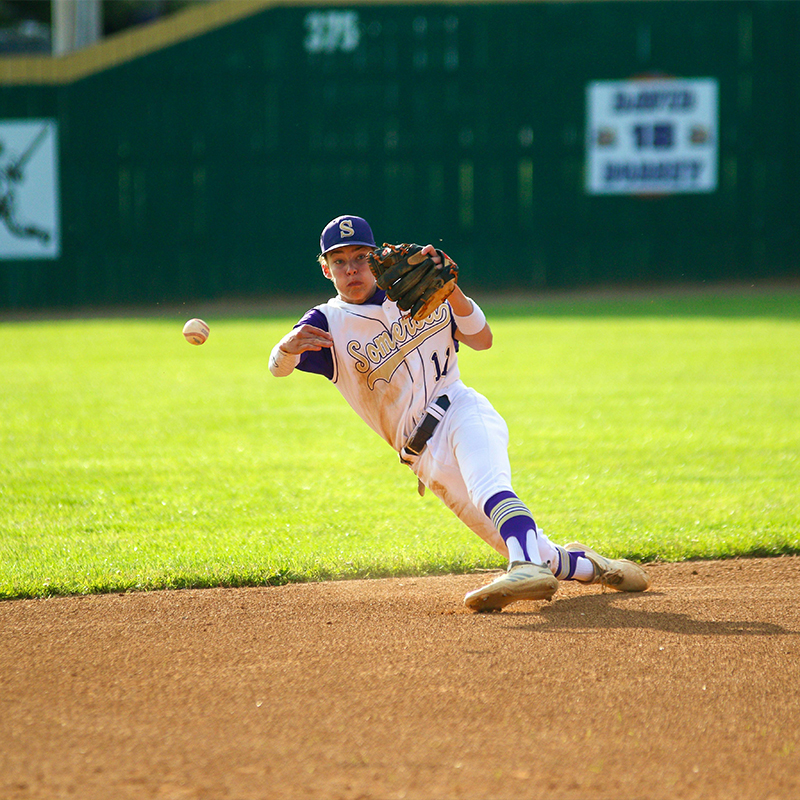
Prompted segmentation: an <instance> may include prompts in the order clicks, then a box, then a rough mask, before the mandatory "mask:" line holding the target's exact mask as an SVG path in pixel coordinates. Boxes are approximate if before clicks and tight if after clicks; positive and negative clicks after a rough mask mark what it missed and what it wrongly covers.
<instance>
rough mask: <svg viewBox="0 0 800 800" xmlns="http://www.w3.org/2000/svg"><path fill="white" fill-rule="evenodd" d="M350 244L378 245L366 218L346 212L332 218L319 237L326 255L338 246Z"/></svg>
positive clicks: (322, 251) (321, 247) (321, 249)
mask: <svg viewBox="0 0 800 800" xmlns="http://www.w3.org/2000/svg"><path fill="white" fill-rule="evenodd" d="M349 244H362V245H365V246H366V247H377V245H376V244H375V237H374V236H373V235H372V229H371V228H370V227H369V224H368V223H367V221H366V220H365V219H362V218H361V217H354V216H352V215H351V214H345V215H344V216H341V217H336V219H332V220H331V221H330V222H329V223H328V224H327V225H326V226H325V228H324V230H323V231H322V236H320V237H319V249H320V253H321V254H322V255H323V256H324V255H325V253H329V252H330V251H331V250H336V249H337V248H338V247H347V245H349Z"/></svg>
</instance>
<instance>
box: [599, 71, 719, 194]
mask: <svg viewBox="0 0 800 800" xmlns="http://www.w3.org/2000/svg"><path fill="white" fill-rule="evenodd" d="M718 118H719V113H718V87H717V82H716V80H713V79H710V78H695V79H685V80H681V79H657V80H654V79H640V80H627V81H595V82H593V83H590V84H589V85H588V87H587V90H586V161H587V164H586V166H587V169H586V191H587V192H588V193H589V194H640V195H647V194H671V193H674V192H713V191H714V190H715V189H716V188H717V161H718V139H719V136H718V129H719V123H718Z"/></svg>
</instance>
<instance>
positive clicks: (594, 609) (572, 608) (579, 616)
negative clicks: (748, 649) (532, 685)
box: [513, 592, 798, 636]
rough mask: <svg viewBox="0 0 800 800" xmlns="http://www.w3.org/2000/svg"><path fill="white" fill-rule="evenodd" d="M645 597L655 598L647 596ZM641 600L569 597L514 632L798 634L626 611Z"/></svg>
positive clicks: (625, 596)
mask: <svg viewBox="0 0 800 800" xmlns="http://www.w3.org/2000/svg"><path fill="white" fill-rule="evenodd" d="M645 596H646V597H658V596H659V595H658V593H656V592H648V594H647V595H645ZM635 598H639V599H641V598H642V595H640V594H638V595H634V594H622V593H617V592H615V593H613V594H612V593H610V592H608V593H603V594H593V595H586V596H583V597H570V598H564V599H562V600H558V601H557V602H555V603H553V604H552V605H547V606H544V607H543V608H542V609H541V610H540V611H539V612H538V613H537V614H536V619H537V621H536V622H534V623H531V624H524V625H515V626H513V627H514V628H516V629H517V630H528V631H535V632H538V633H543V632H554V631H573V632H576V631H585V630H587V629H595V630H597V629H602V630H608V629H612V628H620V629H645V628H649V629H650V630H655V631H662V632H664V633H682V634H685V635H688V636H775V635H790V634H795V635H797V634H798V631H793V630H789V629H787V628H784V627H782V626H781V625H776V624H774V623H771V622H753V621H750V620H713V619H693V618H692V617H690V616H689V615H688V614H677V613H674V612H665V611H647V610H645V609H643V608H641V607H637V608H626V607H625V606H626V601H629V600H633V599H635Z"/></svg>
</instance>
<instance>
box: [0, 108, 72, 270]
mask: <svg viewBox="0 0 800 800" xmlns="http://www.w3.org/2000/svg"><path fill="white" fill-rule="evenodd" d="M57 137H58V127H57V125H56V123H55V121H54V120H49V119H27V120H0V258H5V259H12V258H58V257H59V255H60V252H61V235H60V227H59V202H58V141H57Z"/></svg>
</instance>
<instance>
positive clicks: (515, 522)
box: [483, 491, 541, 564]
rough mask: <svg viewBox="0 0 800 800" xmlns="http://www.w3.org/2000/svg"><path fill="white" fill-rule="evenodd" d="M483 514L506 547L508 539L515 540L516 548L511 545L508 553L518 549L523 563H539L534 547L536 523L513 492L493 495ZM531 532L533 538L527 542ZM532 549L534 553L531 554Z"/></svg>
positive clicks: (487, 502) (536, 548)
mask: <svg viewBox="0 0 800 800" xmlns="http://www.w3.org/2000/svg"><path fill="white" fill-rule="evenodd" d="M483 512H484V513H485V514H486V516H487V517H489V519H490V520H491V521H492V524H493V525H494V526H495V528H497V530H498V531H500V535H501V536H502V537H503V541H504V542H505V543H506V546H508V544H509V541H508V540H509V539H510V538H512V537H513V538H514V539H515V540H516V544H517V545H518V548H517V547H515V546H514V545H513V544H512V546H511V547H509V552H512V551H517V550H518V549H519V550H521V551H522V560H523V561H533V562H534V563H536V564H539V563H540V562H541V556H540V555H539V552H538V546H537V545H536V522H535V521H534V519H533V516H532V515H531V512H530V510H529V509H528V507H527V506H526V505H525V503H523V502H522V500H520V499H519V498H518V497H517V496H516V495H515V494H514V492H509V491H503V492H497V493H496V494H493V495H492V496H491V497H490V498H489V499H488V500H487V501H486V504H485V505H484V506H483ZM531 531H533V537H532V540H529V534H530V532H531ZM534 548H535V550H536V552H535V553H533V552H531V550H533V549H534ZM512 560H513V558H512Z"/></svg>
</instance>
